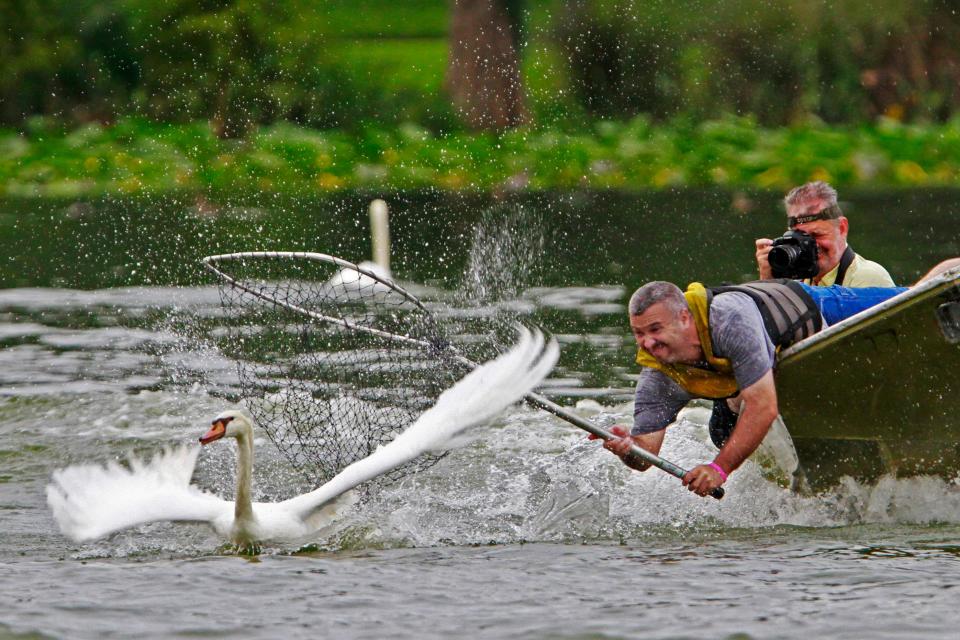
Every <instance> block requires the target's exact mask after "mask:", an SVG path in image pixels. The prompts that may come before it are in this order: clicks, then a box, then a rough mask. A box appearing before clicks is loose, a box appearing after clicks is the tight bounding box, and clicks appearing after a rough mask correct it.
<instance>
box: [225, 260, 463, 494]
mask: <svg viewBox="0 0 960 640" xmlns="http://www.w3.org/2000/svg"><path fill="white" fill-rule="evenodd" d="M207 265H208V267H211V268H212V270H214V272H215V273H217V275H218V276H219V277H220V296H221V301H222V304H223V307H224V310H225V312H226V317H225V318H224V324H225V325H226V330H225V331H224V332H223V333H222V335H220V336H219V338H218V342H219V346H220V349H221V350H222V351H223V353H224V354H225V355H227V356H228V357H231V358H233V359H234V360H236V362H237V369H238V373H239V378H240V388H241V392H242V393H243V396H244V398H245V401H246V403H247V406H248V407H249V409H250V412H251V413H252V415H253V417H254V419H255V420H256V422H257V424H258V425H259V427H260V428H262V429H263V430H264V431H265V432H266V433H267V435H268V436H269V438H270V439H271V440H272V441H273V442H274V443H275V444H276V446H277V448H278V449H279V450H280V452H281V453H282V454H283V455H284V457H285V458H286V459H287V460H288V461H289V462H290V463H291V464H292V465H293V466H294V467H295V468H296V469H298V470H299V471H300V472H302V473H303V474H304V475H305V476H306V477H307V479H308V480H310V481H311V482H312V483H314V484H315V485H319V484H321V483H323V482H325V481H327V480H329V479H330V478H332V477H333V476H334V475H336V474H337V473H338V472H339V471H341V470H342V469H343V468H344V467H346V466H347V465H349V464H350V463H352V462H354V461H356V460H359V459H361V458H364V457H366V456H368V455H369V454H371V453H372V452H373V451H375V450H376V448H377V447H378V446H380V445H382V444H385V443H387V442H390V441H391V440H393V439H394V438H395V437H396V436H397V435H398V434H399V433H400V432H402V431H403V430H404V429H405V428H406V427H407V426H409V425H410V424H411V423H412V422H414V421H415V420H416V418H417V417H418V416H419V415H420V414H421V413H423V411H425V410H426V409H428V408H429V407H431V406H432V405H433V404H434V403H435V401H436V399H437V397H438V396H439V395H440V393H442V392H443V390H444V389H446V388H448V387H449V386H451V385H452V384H453V383H454V382H455V381H456V378H458V377H459V375H462V372H463V370H464V367H463V365H461V364H460V363H458V362H456V361H455V360H453V359H452V358H451V355H450V353H449V350H448V349H446V344H447V343H446V338H445V337H444V334H443V332H442V331H441V329H440V327H439V326H438V325H437V324H436V322H435V321H434V319H433V317H432V315H431V314H430V313H429V311H427V309H426V308H424V307H423V305H422V304H421V303H420V302H419V301H418V300H417V299H416V298H414V297H413V296H411V295H409V294H408V293H406V292H405V291H404V290H403V289H401V288H399V287H397V286H395V285H394V284H393V283H392V281H390V280H389V279H388V278H381V277H380V276H377V275H376V274H374V273H373V272H371V271H369V270H367V269H364V268H362V267H361V268H360V271H358V270H357V269H358V268H357V267H356V265H351V264H350V263H346V262H344V261H341V260H339V259H338V258H334V257H331V256H324V255H322V254H291V253H252V254H232V255H231V256H217V257H213V258H208V259H207ZM438 459H439V456H437V455H432V454H425V455H423V456H421V457H419V458H417V459H415V460H413V461H411V462H409V463H407V464H406V465H403V466H401V467H398V468H397V469H394V470H393V471H392V472H390V473H388V474H385V475H384V476H383V477H381V478H379V479H378V481H377V482H378V483H379V484H384V483H390V482H394V481H396V480H398V479H399V478H401V477H403V476H405V475H407V474H409V473H412V472H415V471H419V470H422V469H425V468H427V467H429V466H430V465H432V464H434V463H435V462H436V461H437V460H438Z"/></svg>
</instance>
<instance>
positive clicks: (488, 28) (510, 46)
mask: <svg viewBox="0 0 960 640" xmlns="http://www.w3.org/2000/svg"><path fill="white" fill-rule="evenodd" d="M509 2H511V0H452V3H453V7H452V20H451V25H450V61H449V63H448V65H447V90H448V91H449V92H450V97H451V99H452V101H453V105H454V107H455V108H456V109H457V111H458V112H459V113H460V116H461V117H462V118H463V120H464V122H466V124H467V126H469V127H470V128H472V129H479V130H494V131H500V130H503V129H508V128H510V127H515V126H517V125H519V124H522V123H523V122H525V121H526V119H527V114H526V109H525V108H524V104H523V84H522V82H521V80H520V56H519V42H518V40H519V38H518V37H517V33H518V32H519V25H518V24H515V23H514V22H513V21H512V20H511V12H510V8H511V7H509V6H508V3H509ZM514 4H516V2H514Z"/></svg>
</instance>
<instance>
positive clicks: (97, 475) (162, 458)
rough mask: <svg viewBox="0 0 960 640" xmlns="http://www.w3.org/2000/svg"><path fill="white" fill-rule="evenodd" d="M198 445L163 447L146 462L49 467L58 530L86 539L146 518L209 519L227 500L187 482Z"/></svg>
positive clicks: (49, 499)
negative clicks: (62, 467)
mask: <svg viewBox="0 0 960 640" xmlns="http://www.w3.org/2000/svg"><path fill="white" fill-rule="evenodd" d="M199 451H200V449H199V447H197V446H190V447H179V448H175V449H167V450H165V451H163V452H162V453H160V454H158V455H156V456H154V457H153V458H152V459H151V460H150V461H149V462H145V461H143V460H140V459H139V458H136V457H131V458H130V461H129V463H130V468H129V469H128V468H125V467H123V466H121V465H119V464H117V463H116V462H110V463H107V464H105V465H75V466H71V467H67V468H66V469H59V470H57V471H54V473H53V478H52V480H51V482H50V484H48V485H47V504H49V505H50V509H51V510H52V511H53V517H54V518H55V519H56V521H57V524H58V525H59V526H60V530H61V531H62V532H63V534H64V535H66V536H67V537H68V538H70V539H71V540H73V541H75V542H85V541H88V540H94V539H96V538H101V537H103V536H106V535H109V534H111V533H114V532H116V531H120V530H121V529H126V528H129V527H133V526H136V525H140V524H145V523H147V522H158V521H167V520H186V521H190V520H192V521H210V520H213V519H214V518H215V517H216V516H217V515H219V514H221V513H222V512H223V511H224V509H226V510H228V511H229V509H230V508H231V505H232V503H228V502H225V501H223V500H221V499H219V498H217V497H216V496H213V495H210V494H207V493H203V492H202V491H200V490H199V489H197V488H196V487H193V486H190V477H191V476H192V475H193V468H194V466H195V464H196V462H197V454H198V453H199Z"/></svg>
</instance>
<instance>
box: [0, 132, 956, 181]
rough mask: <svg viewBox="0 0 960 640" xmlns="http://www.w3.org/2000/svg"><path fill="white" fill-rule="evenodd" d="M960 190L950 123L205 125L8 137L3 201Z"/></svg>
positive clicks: (0, 163)
mask: <svg viewBox="0 0 960 640" xmlns="http://www.w3.org/2000/svg"><path fill="white" fill-rule="evenodd" d="M810 179H823V180H828V181H830V182H832V183H833V184H834V185H836V186H838V187H850V186H856V187H868V188H871V187H876V188H888V187H899V186H902V187H929V186H950V187H957V186H960V120H953V121H951V122H949V123H947V124H944V125H904V124H901V123H899V122H897V121H895V120H881V121H880V122H879V123H878V124H875V125H860V126H856V127H827V126H824V125H822V124H817V123H812V124H808V125H803V126H794V127H789V128H775V129H770V128H764V127H761V126H759V125H757V124H756V122H755V121H754V120H752V119H750V118H736V117H727V118H723V119H719V120H711V121H706V122H701V123H691V122H686V121H682V120H677V121H674V122H672V123H668V124H665V125H661V124H657V125H655V124H653V123H651V121H650V120H649V119H647V118H645V117H637V118H634V119H633V120H631V121H628V122H614V121H599V122H596V123H594V124H593V125H592V126H591V127H590V128H588V129H587V130H582V131H564V130H559V129H520V130H515V131H511V132H508V133H506V134H503V135H489V134H487V135H470V134H465V133H458V134H449V135H442V136H440V135H435V134H432V133H430V132H429V131H428V130H427V129H424V128H421V127H418V126H416V125H412V124H409V125H400V126H397V127H394V128H382V129H374V128H365V129H362V130H360V131H357V132H347V131H338V130H323V131H320V130H311V129H306V128H302V127H297V126H294V125H291V124H286V123H282V124H275V125H271V126H268V127H263V128H260V129H258V130H256V131H254V132H253V133H251V134H250V135H249V136H247V137H246V138H245V139H243V140H221V139H218V138H217V137H216V136H215V135H214V134H213V131H212V129H211V128H210V126H209V125H208V124H207V123H206V122H195V123H192V124H187V125H171V124H155V123H151V122H148V121H145V120H138V119H132V118H130V119H123V120H120V121H119V122H117V123H116V124H114V125H112V126H102V125H96V124H90V125H86V126H84V127H81V128H78V129H74V130H70V131H63V130H58V129H56V128H55V127H53V126H51V125H49V124H47V123H46V121H44V120H36V121H34V122H32V123H31V125H30V126H28V127H27V128H26V130H24V131H9V130H7V131H0V195H5V196H15V197H75V198H83V197H95V196H101V195H109V194H135V193H154V192H163V191H168V190H196V191H205V190H212V191H224V190H225V191H237V190H256V191H267V192H279V193H303V192H325V191H326V192H329V191H337V190H341V189H382V190H403V189H423V188H428V189H430V188H433V189H439V190H450V191H475V192H491V191H502V190H508V191H509V190H523V189H571V188H615V189H624V190H631V189H638V190H639V189H649V188H669V187H681V186H724V187H743V188H763V189H779V190H786V189H788V188H789V187H791V186H793V185H796V184H799V183H802V182H804V181H806V180H810Z"/></svg>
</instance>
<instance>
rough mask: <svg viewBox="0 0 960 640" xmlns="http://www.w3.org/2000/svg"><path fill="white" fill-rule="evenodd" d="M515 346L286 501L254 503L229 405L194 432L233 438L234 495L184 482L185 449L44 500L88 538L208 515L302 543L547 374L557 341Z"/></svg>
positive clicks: (94, 477) (107, 471)
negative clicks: (374, 484) (370, 488)
mask: <svg viewBox="0 0 960 640" xmlns="http://www.w3.org/2000/svg"><path fill="white" fill-rule="evenodd" d="M519 333H520V335H519V337H518V339H517V342H516V344H515V345H514V346H513V347H512V348H511V349H510V350H509V351H507V352H505V353H504V354H502V355H500V356H499V357H497V358H496V359H494V360H492V361H489V362H487V363H485V364H483V365H481V366H479V367H478V368H476V369H474V370H473V371H471V372H470V373H468V374H467V375H466V376H464V377H463V378H462V379H461V380H460V381H459V382H457V383H456V384H455V385H454V386H452V387H450V388H449V389H447V390H446V391H444V392H443V393H442V394H441V395H440V397H439V398H438V399H437V402H436V404H435V405H434V406H433V407H431V408H430V409H428V410H427V411H426V412H424V413H423V414H422V415H421V416H420V417H419V418H418V419H417V420H416V421H415V422H414V423H413V425H411V426H410V427H409V428H408V429H406V430H405V431H403V432H402V433H401V434H400V435H398V436H397V437H396V438H395V439H394V440H393V441H392V442H390V443H389V444H386V445H384V446H382V447H380V448H379V449H377V450H376V451H374V452H373V453H372V454H370V455H369V456H367V457H366V458H363V459H362V460H358V461H357V462H354V463H353V464H350V465H349V466H347V467H345V468H344V469H343V471H341V472H340V473H338V474H337V475H336V476H334V477H333V478H332V479H331V480H330V481H328V482H327V483H325V484H324V485H322V486H321V487H319V488H318V489H315V490H313V491H311V492H309V493H306V494H303V495H300V496H297V497H295V498H291V499H289V500H284V501H283V502H275V503H264V502H252V501H251V491H250V482H251V478H252V475H253V425H252V423H251V420H250V418H249V417H247V415H246V414H245V413H243V412H242V411H237V410H230V411H225V412H223V413H221V414H220V415H218V416H217V417H216V418H214V419H213V421H212V423H211V426H210V429H209V430H208V431H207V432H206V433H205V434H204V435H203V436H202V437H201V438H200V444H201V445H208V444H210V443H212V442H215V441H217V440H221V439H223V438H235V439H236V440H237V465H238V468H237V476H236V481H237V485H236V494H235V499H234V500H233V501H232V502H231V501H228V500H223V499H221V498H219V497H217V496H214V495H212V494H210V493H206V492H204V491H202V490H201V489H199V488H198V487H196V486H195V485H191V484H190V478H191V476H192V474H193V469H194V465H195V463H196V460H197V455H198V452H199V451H200V447H197V446H191V447H181V448H179V449H172V450H167V451H165V452H163V453H162V454H160V455H157V456H155V457H154V458H153V459H152V460H151V461H150V462H148V463H145V462H142V461H139V460H136V459H132V460H131V467H130V469H125V468H123V467H121V466H120V465H119V464H117V463H115V462H114V463H110V464H107V465H105V466H104V465H75V466H70V467H67V468H65V469H60V470H57V471H55V472H54V473H53V476H52V481H51V483H50V484H49V485H48V486H47V502H48V504H49V506H50V509H51V511H52V512H53V515H54V518H55V520H56V521H57V524H58V525H59V527H60V530H61V531H62V532H63V533H64V535H66V536H67V537H68V538H70V539H71V540H73V541H75V542H86V541H90V540H94V539H97V538H101V537H104V536H106V535H109V534H111V533H114V532H116V531H120V530H122V529H126V528H129V527H133V526H136V525H140V524H145V523H148V522H159V521H194V522H205V523H207V524H208V525H210V527H212V528H213V530H214V531H215V532H216V533H217V534H218V535H220V536H221V537H223V538H226V539H228V540H229V541H230V542H232V543H233V544H235V545H237V547H238V548H245V549H253V550H256V549H257V548H259V544H261V543H265V542H272V543H285V542H293V541H297V540H302V539H303V538H304V537H305V536H307V535H309V534H310V533H311V532H313V531H316V530H317V529H319V528H321V527H322V526H324V525H326V524H328V523H329V522H330V521H331V520H332V519H333V517H334V516H335V515H336V512H337V511H338V510H342V508H344V505H345V504H347V503H348V502H349V499H348V498H349V497H350V494H348V492H349V491H350V490H351V489H353V488H354V487H356V486H357V485H359V484H360V483H362V482H365V481H367V480H370V479H371V478H374V477H376V476H378V475H380V474H383V473H386V472H387V471H389V470H391V469H393V468H395V467H398V466H399V465H401V464H404V463H405V462H409V461H410V460H412V459H414V458H416V457H417V456H418V455H420V454H422V453H425V452H427V451H438V450H444V449H450V448H453V447H456V446H459V445H461V444H464V443H465V442H466V441H467V438H466V435H465V433H464V432H465V431H466V430H467V429H468V428H470V427H472V426H475V425H478V424H480V423H483V422H486V421H488V420H489V419H490V418H492V417H494V416H495V415H496V414H498V413H499V412H500V411H501V410H502V409H504V408H506V407H507V406H509V405H510V404H512V403H514V402H516V401H518V400H520V399H521V398H522V397H523V396H524V395H526V394H527V393H529V392H530V391H531V390H532V389H533V388H534V387H535V386H536V385H537V384H539V383H540V382H541V381H542V380H543V379H544V378H545V377H546V376H547V375H548V374H549V372H550V371H551V369H552V368H553V365H554V364H555V363H556V361H557V358H558V356H559V347H558V346H557V343H556V341H555V340H553V339H551V340H550V341H549V343H547V344H546V345H545V344H544V343H545V340H544V337H543V335H542V334H541V333H540V332H539V331H529V330H527V329H524V328H521V329H520V330H519Z"/></svg>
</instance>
